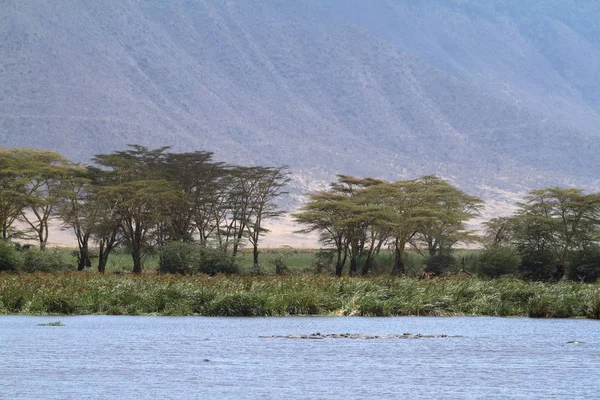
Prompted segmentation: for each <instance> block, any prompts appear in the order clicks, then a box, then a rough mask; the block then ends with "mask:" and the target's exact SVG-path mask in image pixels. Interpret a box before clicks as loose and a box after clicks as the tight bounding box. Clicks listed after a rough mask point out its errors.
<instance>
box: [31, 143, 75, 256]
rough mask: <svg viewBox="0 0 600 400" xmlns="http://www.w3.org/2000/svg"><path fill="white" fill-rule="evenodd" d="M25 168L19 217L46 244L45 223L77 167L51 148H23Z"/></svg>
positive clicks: (41, 247)
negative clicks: (47, 149)
mask: <svg viewBox="0 0 600 400" xmlns="http://www.w3.org/2000/svg"><path fill="white" fill-rule="evenodd" d="M25 157H28V158H29V161H28V163H27V165H28V167H29V169H28V170H27V172H26V176H27V183H26V184H25V192H24V194H25V197H24V200H25V207H24V208H23V209H22V210H21V212H20V214H21V218H22V220H23V221H24V222H25V223H26V224H27V225H28V226H29V229H30V231H31V233H32V236H33V237H35V238H36V239H37V240H38V241H39V244H40V249H41V250H44V249H45V248H46V243H47V242H48V233H49V229H48V226H49V223H50V220H51V219H52V218H53V216H54V209H55V207H56V205H57V204H58V202H59V200H60V198H61V196H62V193H63V188H64V187H65V186H66V185H68V184H70V183H71V182H72V181H73V180H74V179H78V178H77V177H78V175H79V174H80V172H81V171H80V169H79V167H77V166H75V165H73V164H71V163H70V162H69V161H68V160H67V159H65V158H64V157H62V156H61V155H59V154H58V153H55V152H53V151H43V150H26V151H25Z"/></svg>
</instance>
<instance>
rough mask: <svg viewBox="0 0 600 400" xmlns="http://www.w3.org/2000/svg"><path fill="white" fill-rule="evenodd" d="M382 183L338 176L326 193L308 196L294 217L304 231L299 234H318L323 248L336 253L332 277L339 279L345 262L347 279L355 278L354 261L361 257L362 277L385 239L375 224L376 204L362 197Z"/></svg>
mask: <svg viewBox="0 0 600 400" xmlns="http://www.w3.org/2000/svg"><path fill="white" fill-rule="evenodd" d="M380 183H382V181H380V180H377V179H373V178H356V177H352V176H348V175H338V179H337V181H336V182H334V183H332V184H331V187H330V189H329V190H327V191H321V192H317V193H314V194H311V195H309V199H310V200H309V201H308V202H307V203H306V204H305V205H304V206H302V207H301V208H300V210H299V212H298V213H296V214H294V218H295V220H296V222H298V223H301V224H303V225H307V226H308V227H307V228H305V229H303V230H300V231H299V232H318V233H319V240H320V241H321V243H323V244H324V245H325V246H330V245H333V246H334V247H335V252H336V263H335V273H336V275H337V276H341V275H342V273H343V268H344V265H345V263H346V259H347V258H349V259H350V271H349V273H350V275H356V274H358V260H359V258H360V257H361V256H365V263H364V264H363V268H362V273H364V274H367V273H368V272H369V267H370V266H371V260H372V257H373V255H374V254H376V252H377V251H378V250H379V249H380V248H381V245H382V243H383V242H384V241H385V235H384V234H383V231H382V230H381V227H380V226H379V225H378V224H377V222H378V221H379V220H380V219H381V218H382V217H383V216H382V214H381V207H380V206H379V205H378V204H375V203H376V201H375V200H374V199H373V198H371V197H368V196H365V195H364V193H365V189H366V188H368V187H370V186H374V185H377V184H380Z"/></svg>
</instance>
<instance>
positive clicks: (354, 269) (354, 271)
mask: <svg viewBox="0 0 600 400" xmlns="http://www.w3.org/2000/svg"><path fill="white" fill-rule="evenodd" d="M356 275H358V259H357V257H356V256H355V255H354V254H352V255H351V256H350V276H356Z"/></svg>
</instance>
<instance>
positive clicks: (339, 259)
mask: <svg viewBox="0 0 600 400" xmlns="http://www.w3.org/2000/svg"><path fill="white" fill-rule="evenodd" d="M343 272H344V264H343V263H342V249H341V248H340V247H338V249H337V258H336V260H335V275H336V276H338V277H340V276H342V273H343Z"/></svg>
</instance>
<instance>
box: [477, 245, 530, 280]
mask: <svg viewBox="0 0 600 400" xmlns="http://www.w3.org/2000/svg"><path fill="white" fill-rule="evenodd" d="M520 264H521V257H520V256H519V253H517V251H516V250H514V249H511V248H510V247H501V246H496V247H493V248H490V249H488V250H486V251H484V252H483V254H481V256H480V257H479V260H478V263H477V270H476V271H477V274H479V275H482V276H487V277H489V278H498V277H499V276H502V275H513V274H516V273H517V272H518V270H519V265H520Z"/></svg>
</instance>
